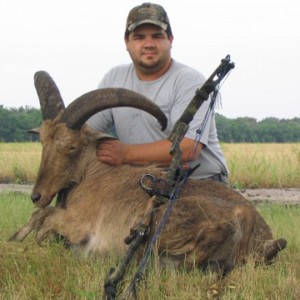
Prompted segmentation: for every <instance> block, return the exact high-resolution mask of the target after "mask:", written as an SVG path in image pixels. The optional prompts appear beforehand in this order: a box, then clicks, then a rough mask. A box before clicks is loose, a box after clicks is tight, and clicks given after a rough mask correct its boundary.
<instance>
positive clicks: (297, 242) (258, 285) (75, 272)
mask: <svg viewBox="0 0 300 300" xmlns="http://www.w3.org/2000/svg"><path fill="white" fill-rule="evenodd" d="M258 209H259V211H260V212H261V213H262V215H263V216H264V217H265V219H266V220H267V222H268V224H269V225H270V226H271V228H272V229H273V232H274V235H275V236H276V237H281V236H283V237H285V238H286V239H287V240H288V247H287V249H285V250H284V251H283V252H281V253H280V255H279V257H278V259H277V260H276V262H275V263H274V264H273V265H271V266H268V267H266V266H258V267H255V266H254V263H253V262H252V261H251V260H250V261H249V262H248V263H247V264H246V265H245V266H243V267H240V268H236V269H234V270H233V272H232V273H231V274H230V275H229V276H228V277H227V278H226V279H225V280H223V281H218V279H217V277H216V275H214V274H203V273H201V272H200V271H198V270H192V271H190V272H185V271H161V270H159V269H158V267H157V264H156V263H155V262H151V265H149V268H147V276H146V281H145V283H141V284H140V285H139V299H172V300H174V299H217V298H219V299H222V300H223V299H224V300H231V299H255V300H256V299H262V300H263V299H278V300H279V299H285V300H288V299H291V300H292V299H293V300H294V299H300V286H299V282H300V207H299V206H297V205H294V206H286V205H279V204H277V205H270V204H264V205H260V206H259V207H258ZM32 211H33V207H32V204H31V201H30V199H29V196H28V195H27V194H22V193H0V262H1V264H0V299H100V298H101V296H102V292H103V283H104V278H105V276H106V274H107V272H108V270H109V269H110V268H111V267H112V266H115V265H117V264H118V258H116V257H113V256H111V257H102V258H97V259H86V258H82V257H79V256H75V255H74V254H73V253H72V252H71V251H69V250H67V249H65V248H64V247H63V245H62V244H60V243H56V242H54V240H47V241H46V242H44V243H42V245H40V246H39V245H37V244H36V243H35V241H34V236H30V237H28V238H27V239H26V240H25V241H24V242H22V243H16V242H7V239H8V237H9V236H10V235H11V234H13V233H14V232H15V231H16V230H17V229H18V228H19V227H20V226H22V225H23V224H24V223H25V222H26V221H27V220H28V219H29V218H30V215H31V213H32ZM134 270H135V268H132V269H131V271H130V272H129V274H127V276H126V277H125V281H124V286H125V287H126V286H127V284H128V282H129V280H130V279H131V276H133V274H134Z"/></svg>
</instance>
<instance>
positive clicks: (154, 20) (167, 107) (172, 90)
mask: <svg viewBox="0 0 300 300" xmlns="http://www.w3.org/2000/svg"><path fill="white" fill-rule="evenodd" d="M172 43H173V33H172V29H171V26H170V22H169V18H168V16H167V13H166V12H165V10H164V8H163V7H161V6H160V5H157V4H153V3H144V4H142V5H140V6H137V7H134V8H133V9H132V10H131V11H130V12H129V15H128V18H127V22H126V31H125V45H126V48H127V51H128V53H129V55H130V57H131V60H132V63H131V64H128V65H120V66H117V67H114V68H113V69H112V70H110V71H109V72H108V73H107V74H106V75H105V76H104V78H103V79H102V81H101V83H100V85H99V88H107V87H121V88H127V89H130V90H133V91H136V92H138V93H140V94H143V95H144V96H146V97H148V98H149V99H151V100H152V101H154V102H155V103H156V104H158V105H159V106H160V108H161V109H162V110H163V111H164V113H165V114H166V116H167V118H168V127H167V129H166V130H165V131H164V132H161V131H160V129H159V125H158V124H157V122H155V120H154V119H153V118H151V117H150V116H149V115H148V114H147V113H145V112H143V111H139V110H136V109H132V108H113V109H110V110H106V111H102V112H100V113H98V114H96V115H95V116H93V117H92V118H90V119H89V120H88V125H90V126H91V127H93V128H95V129H98V130H102V131H104V130H107V129H108V128H110V127H111V126H114V127H115V131H116V134H117V136H118V139H117V140H108V139H107V140H105V141H104V142H102V143H101V144H100V145H99V147H98V150H97V157H98V160H99V161H101V162H104V163H108V164H112V165H118V164H149V163H157V164H159V165H161V166H167V165H168V164H169V163H170V161H171V156H170V154H169V151H170V146H171V142H170V141H168V139H167V138H168V137H169V134H170V132H171V129H172V127H173V126H174V124H175V122H176V121H177V120H178V119H179V118H180V116H181V114H182V112H183V111H184V109H185V108H186V107H187V105H188V104H189V102H190V101H191V100H192V98H193V97H194V95H195V92H196V90H197V89H198V88H200V87H201V85H202V84H203V83H204V81H205V78H204V77H203V75H202V74H200V73H199V72H198V71H196V70H194V69H192V68H190V67H187V66H185V65H183V64H181V63H178V62H176V61H175V60H174V59H173V58H172V57H171V48H172ZM208 105H209V101H205V103H204V104H203V105H202V106H201V108H200V109H199V111H198V112H197V114H196V115H195V117H194V119H193V121H192V122H191V123H190V128H189V130H188V132H187V134H186V136H185V137H184V139H183V140H182V142H181V144H180V148H181V150H182V153H183V154H182V161H183V162H186V161H192V162H193V164H194V165H196V164H198V163H200V164H201V165H200V167H199V168H197V169H196V170H195V171H194V172H193V174H192V175H191V177H193V178H198V179H201V178H213V179H216V180H219V181H223V182H227V174H228V169H227V166H226V161H225V159H224V155H223V153H222V151H221V148H220V144H219V141H218V138H217V131H216V125H215V117H214V112H213V113H212V114H211V115H210V118H209V120H208V122H207V125H206V127H205V130H204V131H203V134H202V137H201V140H200V143H196V144H197V147H195V142H194V141H195V137H196V131H197V129H198V128H199V126H200V125H201V123H202V121H203V118H204V116H205V113H206V111H207V109H208Z"/></svg>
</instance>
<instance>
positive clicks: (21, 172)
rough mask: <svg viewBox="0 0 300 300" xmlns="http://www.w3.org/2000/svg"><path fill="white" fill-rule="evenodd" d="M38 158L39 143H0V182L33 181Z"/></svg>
mask: <svg viewBox="0 0 300 300" xmlns="http://www.w3.org/2000/svg"><path fill="white" fill-rule="evenodd" d="M40 159H41V144H40V143H30V142H29V143H0V182H15V183H32V182H34V180H35V177H36V174H37V171H38V168H39V163H40Z"/></svg>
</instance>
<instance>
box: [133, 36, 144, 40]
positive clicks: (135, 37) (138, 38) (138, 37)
mask: <svg viewBox="0 0 300 300" xmlns="http://www.w3.org/2000/svg"><path fill="white" fill-rule="evenodd" d="M133 39H134V40H142V39H143V36H142V35H135V36H134V37H133Z"/></svg>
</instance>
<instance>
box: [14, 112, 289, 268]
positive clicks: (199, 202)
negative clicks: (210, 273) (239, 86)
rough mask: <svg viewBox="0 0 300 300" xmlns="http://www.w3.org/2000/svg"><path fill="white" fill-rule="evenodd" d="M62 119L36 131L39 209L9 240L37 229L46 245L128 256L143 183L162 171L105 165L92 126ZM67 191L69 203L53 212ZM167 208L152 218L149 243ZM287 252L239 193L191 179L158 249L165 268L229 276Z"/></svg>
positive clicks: (140, 208)
mask: <svg viewBox="0 0 300 300" xmlns="http://www.w3.org/2000/svg"><path fill="white" fill-rule="evenodd" d="M59 118H60V116H58V117H57V118H56V119H55V120H47V121H45V122H43V124H42V126H41V128H40V131H39V133H40V140H41V142H42V146H43V152H42V161H41V165H40V170H39V174H38V177H37V180H36V183H35V186H34V188H33V192H32V199H33V200H34V201H35V204H36V206H38V207H40V209H38V210H37V211H36V212H35V213H33V215H32V218H31V220H30V221H29V223H28V224H26V225H25V226H24V227H23V228H21V229H20V230H19V231H18V232H17V233H16V234H14V236H13V237H12V238H11V239H12V240H23V239H24V238H25V237H26V236H27V235H28V234H29V233H30V232H31V231H33V230H34V231H36V232H37V241H38V242H41V241H43V240H44V239H45V238H46V237H47V236H49V235H50V234H53V233H58V234H60V235H62V236H64V237H65V238H66V240H67V241H68V243H69V244H70V245H72V247H73V248H74V249H77V250H79V251H80V252H83V253H84V254H85V255H103V254H105V253H107V252H110V251H115V252H117V253H120V254H124V253H125V252H126V250H127V245H126V244H125V243H124V238H125V237H126V236H128V234H129V232H130V229H131V228H133V227H134V226H135V225H136V224H137V223H138V222H139V221H141V219H142V217H143V213H144V211H145V207H146V205H147V200H148V199H149V195H147V194H146V193H145V192H144V191H143V190H142V189H141V187H140V186H139V180H140V177H141V175H143V174H145V173H151V174H154V175H156V176H163V175H162V173H161V169H159V168H158V167H156V166H147V167H134V166H129V165H121V166H110V165H107V164H103V163H100V162H99V161H97V160H96V155H95V151H96V146H97V143H98V142H99V139H101V138H103V137H104V138H105V135H103V134H101V133H99V132H97V131H95V130H92V129H91V128H88V127H87V126H83V127H82V128H81V129H80V130H71V129H69V128H67V127H66V125H65V124H64V123H61V122H60V119H59ZM70 186H71V187H70ZM64 189H68V192H67V193H66V196H65V199H64V202H62V201H61V202H60V205H58V206H56V207H53V206H48V204H50V202H51V201H52V199H53V197H54V196H55V195H56V194H57V193H59V192H60V191H62V190H64ZM164 208H165V205H161V206H160V207H159V209H158V211H157V212H156V213H155V214H154V218H153V221H152V226H151V232H150V236H151V235H152V234H153V232H154V230H155V227H156V226H157V223H158V222H159V220H160V218H161V215H162V213H163V211H164ZM285 245H286V241H285V240H284V239H279V240H273V237H272V233H271V230H270V228H269V226H268V225H267V224H266V223H265V221H264V220H263V218H262V217H261V216H260V214H259V213H258V212H257V211H256V210H255V208H254V207H253V206H252V205H251V204H250V203H249V202H248V201H247V200H246V199H245V198H243V196H241V195H240V194H239V193H237V192H236V191H234V190H232V189H231V188H230V187H228V186H226V185H224V184H222V183H219V182H215V181H213V180H209V179H208V180H192V179H190V180H188V182H187V183H186V185H185V187H184V189H183V191H182V192H181V194H180V198H179V199H178V201H177V203H176V205H175V206H174V207H173V210H172V212H171V215H170V217H169V219H168V221H167V224H166V226H165V228H164V230H163V231H162V233H161V235H160V237H159V240H158V242H157V247H156V249H157V254H158V255H159V256H160V261H161V263H162V265H164V266H172V267H180V266H182V265H183V264H184V265H185V266H186V267H192V266H194V265H196V266H198V267H199V268H202V269H207V268H210V269H211V270H215V271H221V272H223V273H224V272H228V271H230V270H232V268H234V267H235V266H236V265H237V264H239V263H244V262H245V261H246V259H247V257H248V256H249V255H251V254H257V258H258V259H260V260H261V259H262V260H265V261H266V262H269V261H270V260H272V259H273V257H274V256H276V255H277V253H278V252H279V251H280V250H282V249H283V248H284V247H285ZM142 248H143V246H141V249H140V253H141V252H142Z"/></svg>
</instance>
